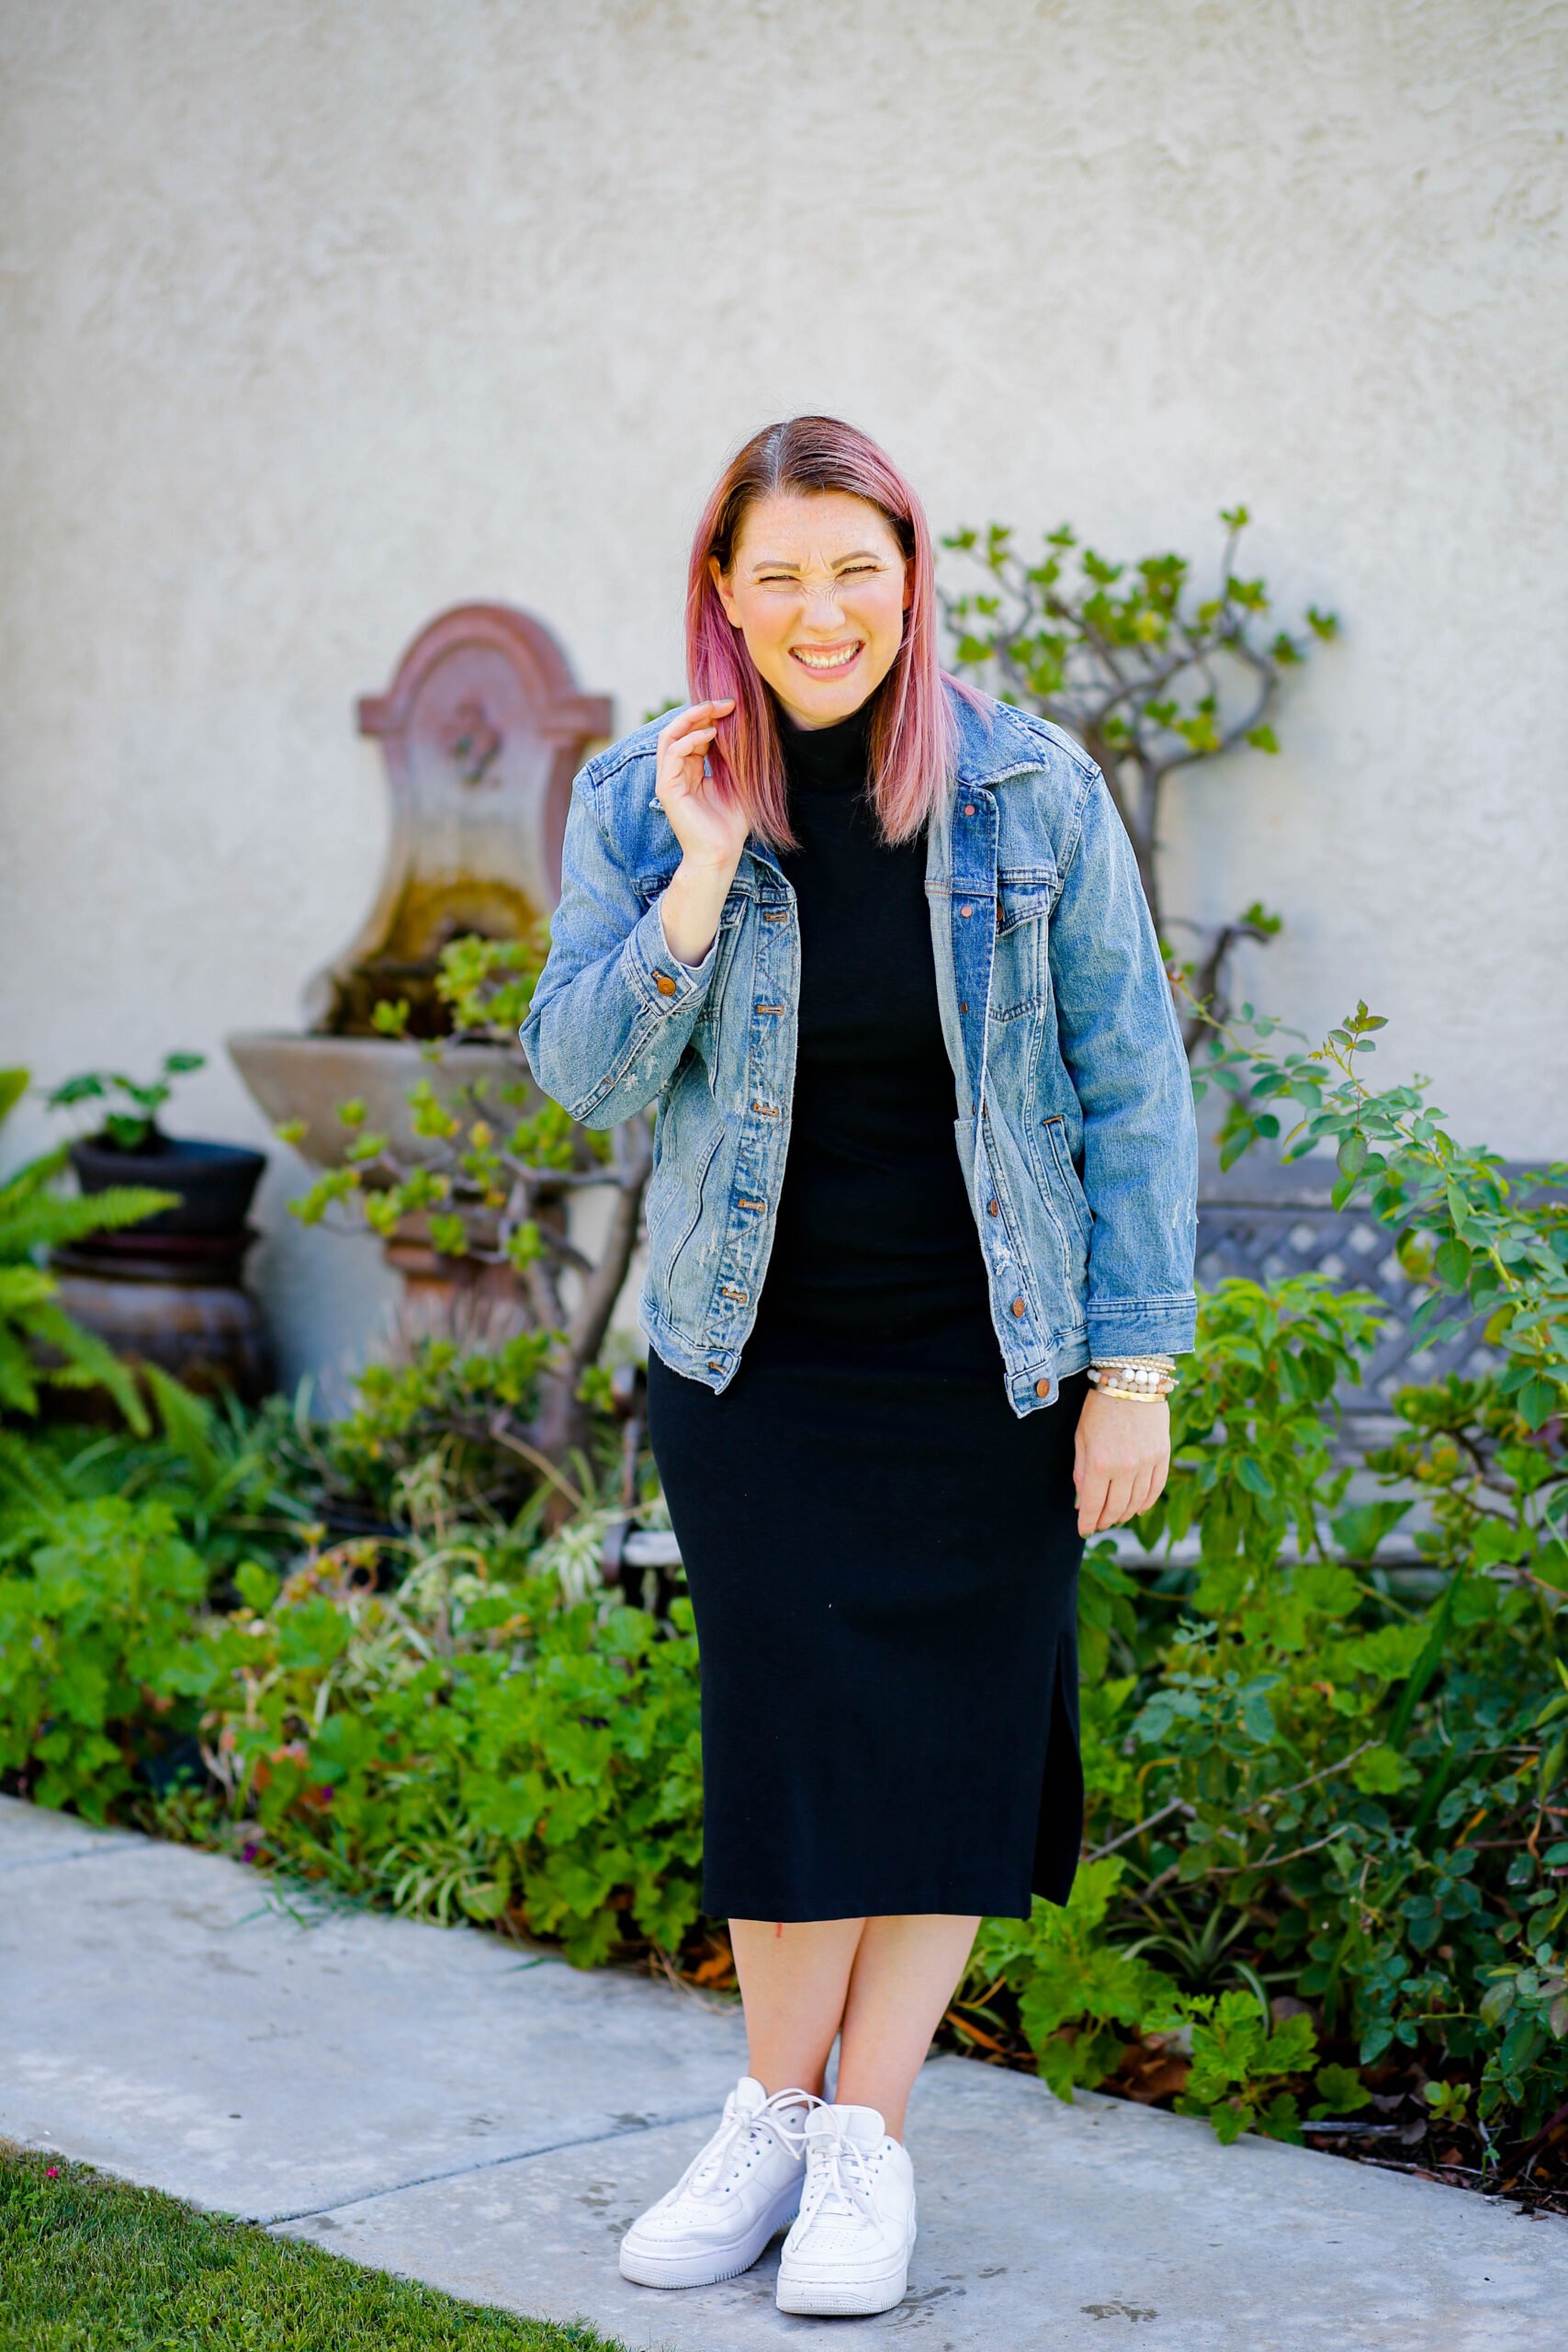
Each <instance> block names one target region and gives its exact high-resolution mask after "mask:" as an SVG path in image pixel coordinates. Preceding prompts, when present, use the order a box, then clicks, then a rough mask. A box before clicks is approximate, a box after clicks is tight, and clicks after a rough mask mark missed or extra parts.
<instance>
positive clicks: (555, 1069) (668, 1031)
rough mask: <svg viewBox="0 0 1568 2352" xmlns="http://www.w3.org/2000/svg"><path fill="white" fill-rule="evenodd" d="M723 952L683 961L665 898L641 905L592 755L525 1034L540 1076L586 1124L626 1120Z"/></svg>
mask: <svg viewBox="0 0 1568 2352" xmlns="http://www.w3.org/2000/svg"><path fill="white" fill-rule="evenodd" d="M715 961H716V957H715V954H714V950H713V949H712V948H711V947H710V949H709V951H708V954H707V955H706V956H705V958H704V960H703V962H702V963H701V964H700V965H698V966H696V967H693V966H690V965H686V964H682V963H679V962H678V961H677V960H676V958H675V957H674V956H671V953H670V948H669V944H668V942H667V941H666V939H665V936H664V922H663V915H662V912H661V909H660V899H654V900H653V902H652V903H651V905H646V906H645V904H644V903H643V900H642V898H641V896H640V895H639V893H638V891H637V887H636V885H635V883H634V882H633V879H632V876H631V875H630V873H629V871H628V870H627V867H626V862H625V860H624V858H623V857H622V855H621V854H620V853H619V851H618V850H617V848H616V846H615V842H614V841H613V840H612V839H611V838H610V835H609V834H608V833H607V832H606V831H605V830H604V825H603V824H602V822H601V821H600V816H599V812H598V809H597V808H596V806H595V792H594V780H593V775H592V762H590V763H589V765H588V766H587V767H585V768H581V769H580V770H579V772H578V774H577V775H576V776H575V777H574V778H573V779H572V786H571V800H570V805H569V808H568V810H567V820H566V838H565V841H564V842H563V844H562V849H561V894H560V903H559V905H558V907H557V909H556V910H555V913H554V915H553V916H552V918H551V921H550V948H549V954H548V956H547V957H546V959H545V968H544V970H543V971H542V972H541V973H540V975H539V978H538V981H537V983H536V987H535V989H534V994H533V997H532V1000H531V1001H530V1003H529V1006H528V1013H527V1018H526V1019H525V1021H524V1023H523V1024H522V1026H521V1027H520V1028H519V1030H518V1032H517V1035H518V1037H519V1038H520V1040H521V1041H522V1046H523V1050H524V1052H525V1055H526V1056H527V1057H528V1065H529V1068H530V1069H532V1071H533V1073H534V1076H535V1078H536V1080H537V1081H538V1084H539V1085H540V1087H541V1088H542V1089H543V1090H544V1091H545V1092H546V1093H547V1095H549V1096H550V1098H551V1100H552V1101H554V1102H557V1103H560V1104H561V1106H562V1108H563V1109H564V1110H567V1111H570V1114H571V1115H572V1117H573V1118H574V1119H577V1120H580V1121H581V1124H582V1125H584V1126H588V1127H614V1126H618V1125H619V1124H620V1122H621V1121H622V1120H623V1119H629V1118H630V1117H631V1115H632V1114H633V1112H634V1111H640V1110H641V1109H642V1108H643V1107H644V1105H645V1104H646V1103H651V1102H652V1101H654V1099H655V1098H656V1097H657V1096H658V1095H660V1093H662V1091H663V1090H664V1087H665V1085H666V1083H667V1082H668V1080H669V1078H670V1076H671V1071H672V1070H673V1069H674V1068H675V1065H676V1063H677V1062H678V1061H679V1060H680V1058H681V1056H682V1052H683V1051H684V1049H685V1046H686V1041H687V1039H688V1038H689V1037H690V1035H691V1034H692V1028H693V1024H694V1022H695V1020H696V1017H697V1014H698V1012H700V1010H701V1008H702V1004H703V1001H704V999H705V997H706V995H707V990H708V983H709V981H710V979H711V978H712V976H713V969H714V965H715Z"/></svg>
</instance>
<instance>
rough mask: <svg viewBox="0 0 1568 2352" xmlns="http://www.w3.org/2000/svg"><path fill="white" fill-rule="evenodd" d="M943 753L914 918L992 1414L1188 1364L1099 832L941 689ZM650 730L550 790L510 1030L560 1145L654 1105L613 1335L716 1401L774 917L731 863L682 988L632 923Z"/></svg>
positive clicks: (739, 1308) (1118, 900) (769, 984)
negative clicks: (651, 1352)
mask: <svg viewBox="0 0 1568 2352" xmlns="http://www.w3.org/2000/svg"><path fill="white" fill-rule="evenodd" d="M944 692H946V693H947V695H948V697H949V701H950V704H951V707H952V708H953V714H954V717H955V718H956V720H957V724H958V751H957V756H956V759H955V761H954V763H953V780H952V783H951V786H950V788H949V790H948V792H947V793H946V795H945V796H944V797H943V800H942V805H941V807H940V809H938V810H937V812H936V814H935V816H934V817H933V819H932V821H931V826H930V828H929V829H928V832H927V836H926V895H927V899H928V903H929V906H930V910H931V947H932V954H933V957H934V961H935V967H936V982H937V998H938V1004H939V1007H940V1011H941V1016H942V1035H943V1038H944V1040H945V1043H946V1046H947V1051H948V1057H949V1059H950V1061H951V1063H952V1065H953V1148H954V1150H955V1151H956V1152H957V1153H958V1156H959V1162H960V1165H961V1166H962V1168H963V1170H964V1179H965V1182H966V1184H967V1188H968V1193H969V1201H970V1206H971V1208H972V1210H973V1212H974V1216H975V1229H976V1235H977V1237H978V1247H979V1248H980V1250H981V1251H982V1253H983V1255H984V1259H985V1263H986V1269H987V1275H988V1278H989V1290H990V1300H991V1320H992V1324H993V1326H994V1328H995V1330H996V1335H997V1343H998V1364H999V1369H1000V1371H1001V1374H1002V1375H1003V1377H1004V1379H1005V1382H1006V1387H1007V1394H1008V1397H1009V1399H1010V1403H1011V1405H1012V1408H1013V1410H1014V1412H1015V1413H1017V1414H1018V1415H1020V1416H1022V1415H1023V1414H1024V1413H1027V1412H1031V1411H1035V1410H1038V1409H1041V1408H1044V1407H1045V1406H1047V1405H1049V1404H1051V1403H1052V1402H1053V1401H1054V1399H1055V1395H1056V1390H1057V1385H1058V1383H1059V1381H1060V1380H1061V1379H1062V1377H1063V1376H1064V1375H1065V1374H1067V1373H1071V1372H1077V1371H1079V1370H1080V1369H1081V1368H1082V1367H1083V1366H1084V1365H1085V1364H1086V1363H1090V1362H1092V1361H1095V1360H1099V1359H1103V1358H1107V1357H1110V1356H1112V1355H1114V1354H1116V1353H1118V1352H1119V1351H1125V1352H1127V1353H1129V1354H1142V1355H1155V1354H1166V1355H1175V1354H1178V1353H1179V1352H1180V1351H1183V1350H1185V1349H1188V1348H1190V1347H1191V1345H1192V1342H1193V1326H1194V1319H1195V1314H1196V1301H1195V1297H1194V1293H1193V1276H1192V1267H1193V1255H1194V1250H1195V1247H1196V1238H1197V1170H1198V1139H1197V1129H1196V1124H1195V1121H1194V1118H1193V1110H1192V1093H1191V1087H1190V1081H1189V1078H1188V1069H1187V1058H1186V1056H1185V1054H1184V1052H1183V1050H1182V1045H1181V1036H1180V1032H1179V1028H1178V1025H1177V1020H1176V1012H1175V1008H1174V1006H1173V1004H1172V1001H1171V995H1170V986H1169V982H1168V979H1167V977H1166V974H1165V970H1164V968H1163V966H1162V964H1161V961H1160V955H1159V949H1158V945H1157V943H1156V938H1155V933H1154V927H1153V924H1152V923H1151V922H1150V920H1149V915H1148V910H1147V907H1146V905H1145V899H1144V894H1143V890H1142V888H1141V887H1140V884H1139V880H1138V871H1137V865H1136V861H1135V859H1134V854H1133V849H1132V844H1131V842H1129V841H1128V839H1127V834H1126V831H1125V829H1124V828H1123V826H1122V821H1121V820H1120V818H1119V817H1118V816H1117V814H1116V809H1115V807H1114V804H1113V803H1112V801H1111V795H1110V793H1109V791H1108V790H1107V788H1106V785H1105V780H1104V778H1103V776H1102V775H1100V770H1099V768H1098V767H1097V766H1096V765H1095V763H1094V762H1093V761H1092V760H1091V759H1090V758H1089V755H1088V753H1087V752H1085V751H1084V750H1083V749H1082V747H1081V746H1080V745H1079V744H1078V743H1077V742H1076V741H1074V740H1073V738H1072V737H1071V736H1070V735H1068V734H1066V733H1065V732H1064V731H1063V729H1060V728H1057V727H1054V726H1052V725H1051V724H1050V723H1049V722H1048V721H1046V720H1044V719H1041V718H1035V717H1033V716H1032V714H1031V713H1027V712H1024V711H1021V710H1017V709H1015V708H1014V707H1012V706H1011V705H1010V704H1007V703H1000V702H996V701H993V700H990V699H989V698H987V707H986V709H985V710H984V711H983V712H982V711H977V710H976V709H974V708H973V707H971V705H970V704H969V703H967V702H966V701H965V700H964V697H963V696H962V695H956V694H954V693H953V690H952V688H951V687H946V688H944ZM663 723H664V721H663V720H662V719H655V720H650V721H649V724H648V725H647V726H645V727H642V728H639V729H637V732H636V733H635V734H632V735H628V736H626V737H625V738H624V739H623V740H622V741H620V742H618V743H615V744H613V745H612V746H611V747H610V748H609V749H608V750H606V751H604V752H598V753H596V754H595V755H594V757H593V758H592V759H591V760H589V761H588V762H587V763H586V764H585V765H584V766H583V767H582V768H581V770H580V771H579V773H578V775H577V776H576V778H575V779H574V781H573V785H572V791H571V801H570V809H569V812H568V816H567V825H566V839H565V844H564V849H563V855H562V868H561V898H560V904H559V905H558V908H557V910H556V913H555V917H554V920H553V922H552V924H551V931H550V949H549V955H548V957H547V962H546V965H545V968H544V971H543V973H542V974H541V976H540V978H539V981H538V984H537V986H536V989H535V991H534V997H533V1001H532V1003H531V1005H530V1007H529V1011H528V1016H527V1019H526V1020H525V1022H524V1023H523V1024H522V1027H521V1028H520V1030H519V1031H518V1035H519V1037H520V1038H521V1040H522V1044H523V1049H524V1051H525V1054H526V1056H527V1057H528V1061H529V1065H530V1067H531V1068H532V1069H533V1072H534V1075H535V1077H536V1080H537V1081H538V1083H539V1085H540V1086H541V1088H542V1089H543V1090H544V1091H545V1092H546V1093H547V1094H548V1095H550V1096H551V1097H552V1098H553V1099H554V1100H555V1101H556V1102H558V1103H561V1104H562V1105H563V1106H564V1107H565V1108H566V1109H567V1110H568V1111H569V1112H570V1114H571V1115H572V1116H573V1118H575V1119H578V1120H580V1121H581V1122H582V1123H583V1124H584V1125H587V1126H592V1127H610V1126H614V1125H616V1124H617V1123H618V1122H619V1121H621V1120H623V1119H626V1118H629V1117H630V1116H631V1115H632V1114H633V1113H634V1112H636V1111H638V1110H641V1109H642V1108H643V1107H644V1106H645V1105H646V1104H648V1103H654V1104H656V1105H657V1113H656V1117H655V1122H654V1138H653V1141H654V1164H653V1172H652V1175H651V1177H650V1179H649V1189H648V1196H647V1210H646V1214H647V1225H648V1264H647V1273H646V1276H645V1279H644V1283H643V1286H642V1295H641V1298H640V1300H639V1303H638V1310H637V1320H638V1323H639V1325H640V1328H641V1329H642V1333H643V1336H644V1337H645V1339H647V1340H649V1342H650V1344H651V1345H653V1346H654V1347H656V1348H657V1349H658V1350H659V1352H660V1355H661V1356H662V1357H663V1358H664V1360H665V1362H666V1363H669V1364H670V1365H671V1366H672V1367H673V1369H674V1370H676V1371H677V1372H680V1373H683V1374H686V1375H687V1376H688V1377H689V1378H691V1379H694V1380H700V1381H703V1382H705V1384H706V1385H707V1386H708V1387H710V1388H713V1389H715V1390H723V1389H724V1388H726V1387H727V1386H728V1384H729V1382H730V1381H731V1380H733V1379H734V1377H735V1374H736V1372H737V1371H738V1370H739V1364H740V1359H741V1353H742V1351H743V1349H744V1347H745V1344H746V1339H747V1334H748V1333H749V1332H750V1329H751V1328H752V1326H753V1323H754V1322H755V1319H756V1314H757V1301H758V1296H759V1294H760V1292H761V1286H762V1283H763V1280H764V1278H765V1275H766V1272H767V1265H768V1254H769V1250H770V1247H771V1244H772V1239H773V1216H774V1206H775V1204H776V1202H777V1200H778V1195H779V1187H780V1185H781V1183H782V1182H783V1181H784V1165H785V1159H786V1155H787V1152H788V1148H789V1125H790V1105H791V1099H792V1091H793V1084H794V1072H795V1013H796V1005H797V1001H798V995H799V982H800V936H799V928H798V924H797V921H796V916H795V893H794V891H793V889H792V888H791V887H790V884H789V882H788V881H787V880H786V878H785V876H784V872H783V869H782V868H781V866H780V865H779V863H778V861H777V859H776V857H775V856H774V855H773V853H772V851H770V850H769V849H768V848H767V847H766V846H765V845H764V844H763V843H762V842H761V841H760V840H759V839H758V838H757V837H756V836H755V835H752V836H751V837H750V839H749V840H748V842H747V845H746V848H745V850H744V851H743V853H742V854H741V858H740V864H739V869H738V870H737V873H736V876H735V878H734V881H733V882H732V883H731V885H730V888H729V891H728V896H727V898H726V899H725V903H724V909H723V912H722V914H721V916H720V919H719V926H718V932H717V935H716V939H715V941H714V943H713V944H712V946H711V947H710V949H709V951H708V953H707V955H706V956H705V958H704V960H703V962H702V963H701V964H700V965H698V966H695V967H692V966H688V965H685V964H682V963H680V962H678V961H677V959H676V958H675V957H674V956H671V953H670V948H669V944H668V942H667V941H666V939H665V936H664V928H663V921H662V916H661V913H660V898H661V896H662V894H663V891H664V889H665V888H666V886H667V885H668V883H669V881H670V878H671V875H672V874H673V873H674V871H675V868H676V866H677V865H679V864H680V861H681V849H680V844H679V843H678V842H677V841H676V839H675V835H674V832H673V831H672V829H671V824H670V821H669V820H668V818H667V817H666V816H665V814H664V811H663V809H661V808H660V805H659V802H658V800H657V798H656V797H655V795H654V783H655V777H656V771H657V739H658V734H659V729H660V726H661V725H662V724H663Z"/></svg>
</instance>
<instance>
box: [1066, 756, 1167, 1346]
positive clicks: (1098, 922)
mask: <svg viewBox="0 0 1568 2352" xmlns="http://www.w3.org/2000/svg"><path fill="white" fill-rule="evenodd" d="M1075 816H1076V820H1077V822H1076V829H1075V830H1074V831H1073V833H1072V835H1071V838H1070V840H1069V842H1068V844H1067V848H1066V860H1065V865H1064V869H1063V873H1062V878H1061V883H1060V888H1059V891H1058V895H1057V900H1056V906H1055V911H1054V913H1053V915H1052V918H1051V930H1050V948H1049V953H1050V958H1051V984H1052V988H1053V989H1054V991H1055V999H1056V1017H1057V1023H1058V1032H1059V1035H1060V1040H1061V1048H1062V1058H1063V1060H1064V1061H1065V1062H1066V1068H1067V1074H1068V1076H1069V1077H1070V1078H1071V1080H1072V1082H1073V1088H1074V1091H1075V1092H1076V1093H1077V1098H1078V1103H1079V1105H1080V1107H1081V1109H1082V1112H1083V1156H1084V1165H1083V1188H1084V1194H1085V1197H1086V1198H1087V1200H1088V1202H1089V1211H1090V1214H1091V1216H1092V1219H1093V1223H1092V1228H1091V1231H1090V1235H1089V1306H1088V1321H1089V1355H1090V1359H1091V1361H1096V1362H1098V1361H1100V1360H1102V1359H1103V1358H1105V1357H1108V1356H1111V1355H1113V1354H1115V1353H1116V1351H1118V1350H1123V1351H1126V1353H1128V1354H1129V1355H1179V1354H1181V1353H1183V1352H1184V1351H1186V1350H1188V1349H1190V1347H1191V1346H1192V1344H1193V1340H1194V1333H1195V1325H1196V1320H1197V1300H1196V1296H1195V1293H1194V1289H1193V1261H1194V1257H1195V1254H1196V1250H1197V1238H1198V1123H1197V1119H1196V1117H1195V1115H1194V1113H1193V1107H1192V1084H1191V1080H1190V1075H1189V1072H1188V1065H1187V1055H1186V1052H1185V1049H1184V1047H1183V1046H1182V1042H1181V1033H1180V1029H1179V1026H1178V1023H1177V1018H1176V1007H1175V1005H1174V1004H1173V1003H1172V1001H1171V994H1170V982H1169V980H1168V978H1167V976H1166V971H1165V967H1164V965H1163V963H1162V962H1161V960H1160V953H1159V944H1158V941H1157V940H1156V936H1155V928H1154V924H1153V922H1151V920H1150V918H1149V910H1148V905H1147V902H1146V901H1145V897H1144V892H1143V885H1142V883H1141V882H1140V880H1139V878H1138V865H1137V860H1136V858H1135V857H1134V854H1133V844H1132V842H1130V841H1129V840H1128V838H1127V832H1126V829H1125V827H1124V826H1123V824H1122V820H1121V818H1120V816H1119V815H1118V814H1117V810H1116V804H1115V802H1114V801H1113V800H1112V799H1111V793H1110V790H1109V787H1108V786H1107V785H1106V782H1105V779H1104V777H1103V776H1102V775H1101V774H1100V770H1099V768H1098V767H1092V766H1091V767H1090V769H1089V772H1088V773H1087V775H1085V776H1084V778H1083V781H1082V786H1081V788H1080V791H1079V796H1078V800H1077V808H1076V810H1075Z"/></svg>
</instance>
